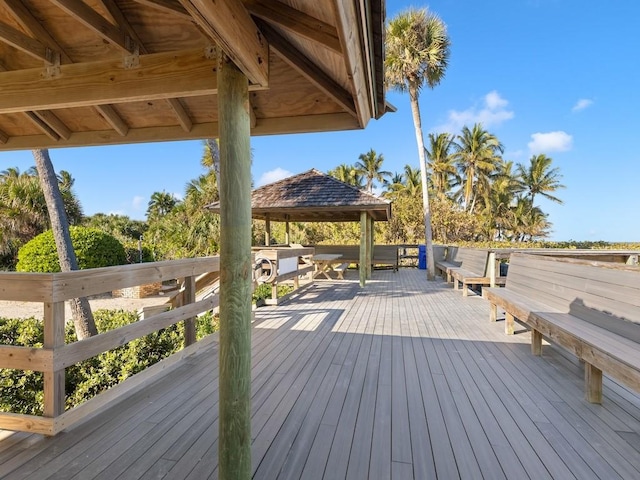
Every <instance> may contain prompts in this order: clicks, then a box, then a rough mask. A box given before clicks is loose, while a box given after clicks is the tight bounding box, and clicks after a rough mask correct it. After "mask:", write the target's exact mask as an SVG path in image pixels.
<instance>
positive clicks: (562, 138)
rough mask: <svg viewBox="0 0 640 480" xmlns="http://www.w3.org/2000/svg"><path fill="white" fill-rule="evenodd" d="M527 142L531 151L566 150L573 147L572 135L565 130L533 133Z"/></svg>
mask: <svg viewBox="0 0 640 480" xmlns="http://www.w3.org/2000/svg"><path fill="white" fill-rule="evenodd" d="M531 138H532V140H531V141H530V142H529V143H528V144H527V145H528V146H529V150H531V153H534V154H536V153H549V152H566V151H567V150H571V148H572V147H573V137H572V136H571V135H569V134H568V133H567V132H563V131H557V132H547V133H540V132H538V133H533V134H531Z"/></svg>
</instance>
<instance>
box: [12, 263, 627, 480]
mask: <svg viewBox="0 0 640 480" xmlns="http://www.w3.org/2000/svg"><path fill="white" fill-rule="evenodd" d="M354 276H355V275H354V274H353V272H351V271H349V272H348V273H347V278H348V279H350V278H353V277H354ZM424 278H425V272H424V270H413V269H408V270H407V269H405V270H401V271H400V272H399V273H393V272H391V271H376V272H374V274H373V280H372V281H371V282H370V283H368V284H367V287H366V288H365V289H360V288H359V287H358V285H357V282H356V280H355V279H354V280H353V281H352V280H347V281H342V282H335V281H327V282H322V283H317V284H316V285H315V286H314V287H312V288H310V289H307V290H305V292H304V293H303V294H302V295H301V296H300V297H299V298H296V299H293V300H291V301H290V302H289V303H288V304H285V305H281V306H278V307H265V308H261V309H259V310H258V312H257V315H256V322H255V328H254V330H253V332H254V336H253V344H254V353H253V417H252V418H253V424H252V428H253V468H254V472H255V474H254V477H255V478H257V479H275V478H282V479H297V478H305V479H306V478H308V479H320V478H326V479H342V478H354V479H367V478H370V479H376V478H379V479H405V478H407V479H411V478H415V479H430V478H440V479H447V480H448V479H455V478H472V479H476V478H487V479H492V480H493V479H500V478H508V479H524V478H532V479H536V480H538V479H544V478H557V479H571V478H577V479H580V480H582V479H589V478H606V479H607V480H613V479H617V478H623V479H636V478H640V397H638V396H637V395H636V394H635V393H631V392H629V391H628V390H627V389H625V388H624V387H621V386H620V385H618V384H616V383H614V382H613V381H611V380H610V379H605V386H604V401H603V405H601V406H598V405H591V404H589V403H587V402H586V401H585V400H584V398H583V393H582V370H581V368H580V365H579V363H578V362H576V361H575V360H573V359H571V358H570V357H568V356H565V355H564V354H563V353H562V352H561V351H559V350H557V349H556V348H554V347H549V346H547V347H545V350H544V354H543V356H542V357H541V358H536V357H534V356H532V355H531V353H530V350H529V344H528V341H529V334H528V333H526V332H525V333H518V334H516V335H515V336H506V335H505V334H504V327H503V324H502V322H498V323H493V324H492V323H489V322H488V316H489V306H488V303H487V302H486V301H485V300H484V299H482V298H481V297H478V296H469V297H467V298H462V297H461V296H460V295H459V292H458V293H456V292H454V291H453V290H452V289H451V287H449V286H446V285H445V284H444V282H442V281H441V280H438V281H436V282H433V283H428V282H426V280H425V279H424ZM217 401H218V391H217V355H216V352H215V351H214V350H213V349H209V350H206V351H205V352H204V353H201V354H198V355H195V356H192V357H189V358H188V359H186V360H185V361H184V362H183V363H182V364H181V365H180V366H178V367H177V368H176V369H174V370H172V371H171V372H169V373H168V374H167V375H166V376H164V377H163V378H162V379H161V380H159V381H157V382H156V383H154V384H153V385H152V386H150V387H149V388H147V389H146V390H144V391H143V392H140V393H138V394H136V395H134V396H133V397H131V398H130V399H128V400H126V401H124V402H122V403H120V404H119V405H116V406H115V407H114V408H112V409H111V410H109V411H107V412H106V413H104V414H101V415H98V416H96V417H94V418H91V419H88V420H85V421H84V422H83V423H81V424H79V425H76V426H75V427H74V428H72V429H71V430H69V431H65V432H63V433H61V434H60V435H58V436H57V437H54V438H45V437H42V436H39V435H30V434H24V433H9V432H0V478H2V479H3V480H13V479H38V480H44V479H61V478H64V479H82V480H86V479H108V480H114V479H138V478H145V479H159V478H165V479H170V480H174V479H175V480H178V479H189V480H194V479H195V480H200V479H207V478H217V471H216V465H217V426H218V425H217V408H218V407H217Z"/></svg>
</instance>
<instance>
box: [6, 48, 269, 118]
mask: <svg viewBox="0 0 640 480" xmlns="http://www.w3.org/2000/svg"><path fill="white" fill-rule="evenodd" d="M205 53H206V52H205V51H204V49H196V50H187V51H182V52H167V53H154V54H150V55H141V56H140V64H139V66H138V67H136V68H134V69H129V68H125V66H124V65H123V62H122V60H119V59H115V60H102V61H97V62H88V63H75V64H71V65H61V66H60V75H59V76H57V77H54V78H49V79H47V78H43V76H42V69H40V68H32V69H28V70H18V71H10V72H1V73H0V113H14V112H21V111H25V110H45V109H56V108H71V107H83V106H84V107H86V106H95V105H103V104H112V103H126V102H139V101H146V100H158V99H167V98H179V97H192V96H202V95H214V94H216V93H217V87H216V74H215V72H213V70H214V69H215V65H216V62H215V60H214V59H210V58H207V56H206V54H205ZM251 89H252V90H258V89H260V88H259V87H257V86H252V87H251Z"/></svg>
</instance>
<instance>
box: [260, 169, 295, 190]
mask: <svg viewBox="0 0 640 480" xmlns="http://www.w3.org/2000/svg"><path fill="white" fill-rule="evenodd" d="M291 175H293V173H291V172H290V171H289V170H285V169H284V168H280V167H278V168H274V169H273V170H269V171H268V172H264V173H263V174H262V176H260V179H259V180H258V184H257V185H256V186H258V187H261V186H262V185H266V184H267V183H273V182H277V181H278V180H282V179H283V178H287V177H290V176H291Z"/></svg>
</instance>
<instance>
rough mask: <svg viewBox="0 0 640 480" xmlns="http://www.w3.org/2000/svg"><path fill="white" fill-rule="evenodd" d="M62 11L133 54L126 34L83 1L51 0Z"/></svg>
mask: <svg viewBox="0 0 640 480" xmlns="http://www.w3.org/2000/svg"><path fill="white" fill-rule="evenodd" d="M50 1H51V3H54V4H56V5H57V6H58V7H60V8H61V9H62V10H64V11H65V12H67V13H68V14H69V15H71V16H72V17H73V18H75V19H76V20H77V21H78V22H80V23H82V24H83V25H84V26H85V27H87V28H89V29H91V30H92V31H93V32H94V33H96V34H97V35H99V36H100V37H102V38H103V39H104V40H106V41H108V42H109V43H111V44H112V45H115V46H117V47H119V48H120V49H122V50H123V51H124V52H127V53H128V52H131V50H132V47H133V45H131V44H129V42H127V39H126V34H125V33H124V32H123V31H122V30H120V29H119V28H118V27H116V26H114V25H113V24H111V23H110V22H108V21H107V20H106V19H105V18H104V17H103V16H102V15H100V14H99V13H98V12H96V11H95V10H94V9H92V8H91V7H89V6H88V5H87V4H86V3H84V2H83V1H81V0H50Z"/></svg>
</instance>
